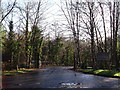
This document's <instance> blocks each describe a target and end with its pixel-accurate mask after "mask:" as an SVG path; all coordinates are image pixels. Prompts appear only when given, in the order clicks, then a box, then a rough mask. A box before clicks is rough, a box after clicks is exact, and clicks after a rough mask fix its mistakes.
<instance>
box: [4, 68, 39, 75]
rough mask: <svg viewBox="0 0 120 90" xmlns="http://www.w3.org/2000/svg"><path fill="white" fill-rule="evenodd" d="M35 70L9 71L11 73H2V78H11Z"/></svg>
mask: <svg viewBox="0 0 120 90" xmlns="http://www.w3.org/2000/svg"><path fill="white" fill-rule="evenodd" d="M35 70H37V69H20V70H11V71H3V72H2V75H3V76H11V75H18V74H25V73H28V72H32V71H35Z"/></svg>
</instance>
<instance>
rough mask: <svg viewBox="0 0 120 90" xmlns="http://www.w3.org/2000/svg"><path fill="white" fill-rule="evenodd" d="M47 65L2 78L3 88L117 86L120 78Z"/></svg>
mask: <svg viewBox="0 0 120 90" xmlns="http://www.w3.org/2000/svg"><path fill="white" fill-rule="evenodd" d="M66 68H68V67H62V66H58V67H48V68H44V69H41V70H38V71H35V72H32V73H29V74H23V75H17V76H9V77H4V78H3V88H119V82H120V79H118V78H108V77H101V76H95V75H91V74H83V73H80V72H75V71H72V70H68V69H66Z"/></svg>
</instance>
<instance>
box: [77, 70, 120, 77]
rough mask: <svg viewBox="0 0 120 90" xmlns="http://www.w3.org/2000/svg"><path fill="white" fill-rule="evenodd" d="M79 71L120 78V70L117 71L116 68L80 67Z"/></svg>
mask: <svg viewBox="0 0 120 90" xmlns="http://www.w3.org/2000/svg"><path fill="white" fill-rule="evenodd" d="M77 71H81V72H84V73H90V74H95V75H101V76H109V77H118V78H120V71H115V70H103V69H98V70H94V69H78V70H77Z"/></svg>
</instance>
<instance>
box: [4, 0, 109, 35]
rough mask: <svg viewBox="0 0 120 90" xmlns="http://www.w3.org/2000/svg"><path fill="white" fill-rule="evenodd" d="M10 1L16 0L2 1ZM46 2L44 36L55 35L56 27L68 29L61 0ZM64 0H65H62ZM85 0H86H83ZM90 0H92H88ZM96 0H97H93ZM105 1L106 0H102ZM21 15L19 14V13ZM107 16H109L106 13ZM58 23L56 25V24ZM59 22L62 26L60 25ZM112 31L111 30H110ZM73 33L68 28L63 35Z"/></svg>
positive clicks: (45, 0)
mask: <svg viewBox="0 0 120 90" xmlns="http://www.w3.org/2000/svg"><path fill="white" fill-rule="evenodd" d="M8 1H9V2H11V3H12V2H14V0H2V3H4V4H7V3H8ZM28 1H29V2H30V1H31V2H38V1H39V0H17V2H18V3H19V4H21V5H22V4H23V2H28ZM42 1H44V2H47V3H46V5H45V7H48V10H47V11H46V12H45V13H44V16H45V17H46V19H45V21H43V22H42V24H43V26H44V27H45V28H46V30H45V32H44V36H46V35H48V34H49V35H50V36H51V37H54V36H55V31H54V29H56V30H57V31H60V30H62V29H66V28H64V26H62V23H65V24H67V21H62V20H65V16H63V15H61V9H60V7H59V6H58V5H60V0H42ZM62 1H64V0H62ZM82 1H84V0H82ZM88 1H92V0H88ZM93 1H96V0H93ZM102 1H105V0H102ZM4 7H5V5H4V6H3V8H4ZM18 16H19V15H18ZM99 17H100V16H99ZM106 18H109V17H107V15H106ZM15 21H18V18H17V16H15V17H14V22H15ZM55 24H56V27H55V26H54V25H55ZM57 24H59V25H60V26H61V27H62V28H61V27H58V25H57ZM107 24H108V25H107V27H109V23H107ZM29 29H31V27H29ZM109 33H110V32H109ZM71 34H72V33H70V32H68V31H67V30H66V32H62V33H61V35H64V36H67V37H68V36H70V35H71Z"/></svg>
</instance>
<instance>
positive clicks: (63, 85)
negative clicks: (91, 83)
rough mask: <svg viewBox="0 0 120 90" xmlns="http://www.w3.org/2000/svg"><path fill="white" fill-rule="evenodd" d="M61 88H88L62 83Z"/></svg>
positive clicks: (80, 84)
mask: <svg viewBox="0 0 120 90" xmlns="http://www.w3.org/2000/svg"><path fill="white" fill-rule="evenodd" d="M60 84H61V86H60V88H88V87H85V86H83V84H82V83H60Z"/></svg>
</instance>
